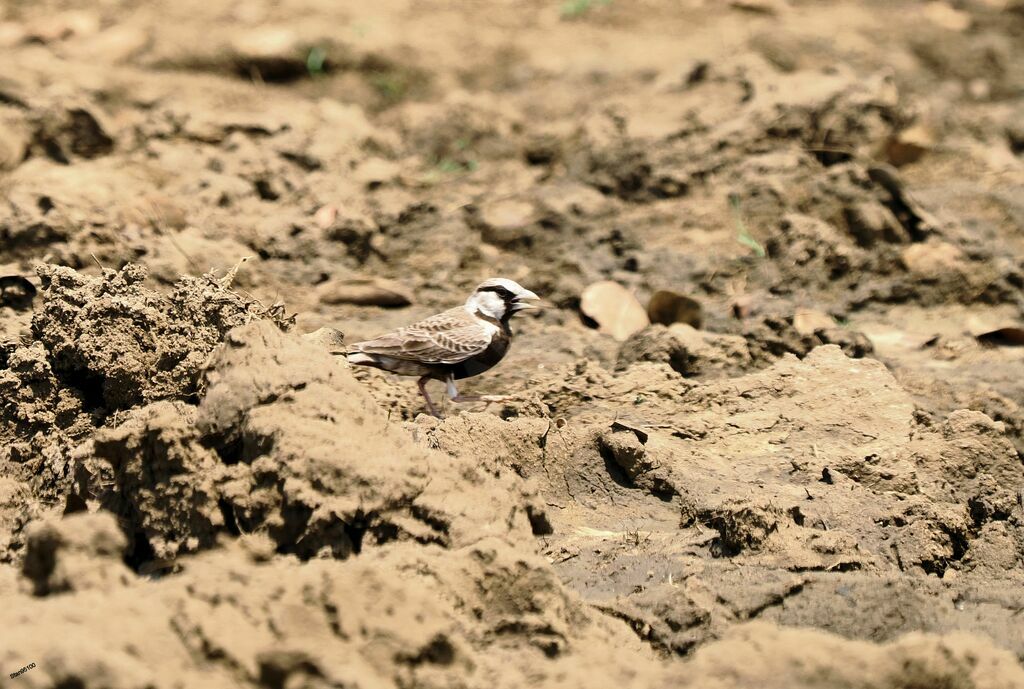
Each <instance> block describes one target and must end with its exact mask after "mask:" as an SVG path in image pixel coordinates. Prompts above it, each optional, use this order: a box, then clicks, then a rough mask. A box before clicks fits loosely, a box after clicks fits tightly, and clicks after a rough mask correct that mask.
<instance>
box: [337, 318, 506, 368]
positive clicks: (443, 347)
mask: <svg viewBox="0 0 1024 689" xmlns="http://www.w3.org/2000/svg"><path fill="white" fill-rule="evenodd" d="M491 336H492V333H491V332H489V331H488V329H487V328H486V327H484V326H482V325H481V323H480V322H479V321H478V320H477V319H475V318H473V316H471V315H470V314H469V313H468V312H467V311H466V310H465V309H464V308H462V307H461V306H459V307H456V308H454V309H450V310H448V311H445V312H444V313H439V314H437V315H436V316H431V317H429V318H426V319H424V320H422V321H419V322H418V323H413V324H412V325H407V326H405V327H404V328H399V329H398V330H395V331H394V332H390V333H387V334H385V335H381V336H380V337H376V338H374V339H372V340H367V341H365V342H357V343H355V344H353V345H352V349H351V350H350V351H353V352H364V353H366V354H379V355H383V356H390V357H394V358H396V359H406V360H409V361H418V362H421V363H424V364H457V363H459V362H461V361H465V360H466V359H469V358H470V357H473V356H476V355H477V354H480V353H482V352H483V351H484V350H485V349H487V346H488V345H489V344H490V343H491Z"/></svg>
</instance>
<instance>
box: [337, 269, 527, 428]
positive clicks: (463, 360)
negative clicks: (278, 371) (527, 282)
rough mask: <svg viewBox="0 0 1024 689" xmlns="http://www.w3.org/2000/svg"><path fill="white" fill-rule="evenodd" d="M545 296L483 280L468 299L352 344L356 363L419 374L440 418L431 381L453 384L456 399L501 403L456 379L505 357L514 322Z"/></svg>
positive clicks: (350, 351) (350, 352) (351, 355)
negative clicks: (471, 393)
mask: <svg viewBox="0 0 1024 689" xmlns="http://www.w3.org/2000/svg"><path fill="white" fill-rule="evenodd" d="M539 299H540V297H538V296H537V295H536V294H534V293H533V292H531V291H530V290H528V289H526V288H525V287H523V286H522V285H520V284H519V283H517V282H515V281H514V280H508V279H506V278H491V279H490V280H486V281H484V282H482V283H480V284H479V285H478V286H477V288H476V289H475V290H474V291H473V294H471V295H470V296H469V299H467V300H466V303H465V304H463V305H462V306H456V307H455V308H453V309H449V310H447V311H444V312H443V313H439V314H436V315H434V316H430V317H429V318H425V319H424V320H422V321H419V322H417V323H413V324H412V325H407V326H405V327H404V328H399V329H398V330H395V331H393V332H390V333H387V334H384V335H381V336H380V337H375V338H374V339H372V340H366V341H365V342H356V343H355V344H353V345H351V346H350V347H349V348H348V352H347V358H348V361H349V363H350V364H356V365H359V366H372V367H374V368H379V369H383V370H385V371H390V372H391V373H397V374H399V375H403V376H419V382H418V385H419V388H420V393H421V394H422V395H423V399H424V400H426V402H427V408H428V409H429V410H430V413H431V414H433V415H434V416H438V412H437V408H436V407H435V406H434V403H433V401H432V400H431V399H430V395H428V394H427V389H426V384H427V381H429V380H431V379H434V380H439V381H441V382H443V383H444V384H445V385H446V386H447V390H448V395H449V397H451V398H452V400H453V401H455V402H469V401H477V400H482V401H497V400H499V399H501V398H499V397H493V396H482V397H467V396H463V395H460V394H459V391H458V389H457V388H456V387H455V381H456V380H461V379H463V378H469V377H471V376H476V375H479V374H481V373H483V372H484V371H486V370H488V369H490V368H492V367H493V366H495V365H496V364H497V363H498V362H499V361H501V360H502V358H504V356H505V354H506V353H507V352H508V348H509V345H510V344H511V343H512V330H511V329H510V328H509V320H511V318H512V316H514V315H515V314H517V313H519V312H520V311H525V310H527V309H532V308H537V306H538V304H537V303H536V302H537V301H538V300H539Z"/></svg>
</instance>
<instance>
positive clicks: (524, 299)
mask: <svg viewBox="0 0 1024 689" xmlns="http://www.w3.org/2000/svg"><path fill="white" fill-rule="evenodd" d="M538 301H540V297H538V296H537V295H536V294H534V293H533V292H531V291H530V290H528V289H524V290H523V291H522V292H520V293H519V294H517V295H516V303H515V304H514V308H515V310H516V311H528V310H530V309H539V308H541V305H540V304H537V303H534V302H538Z"/></svg>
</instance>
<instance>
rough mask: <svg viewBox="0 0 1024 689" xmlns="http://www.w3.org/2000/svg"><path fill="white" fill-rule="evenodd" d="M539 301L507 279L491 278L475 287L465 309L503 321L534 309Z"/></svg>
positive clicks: (528, 291)
mask: <svg viewBox="0 0 1024 689" xmlns="http://www.w3.org/2000/svg"><path fill="white" fill-rule="evenodd" d="M539 299H540V297H538V296H537V295H536V294H534V293H533V292H531V291H530V290H528V289H526V288H525V287H523V286H522V285H520V284H519V283H518V282H516V281H515V280H509V279H507V278H491V279H490V280H485V281H484V282H481V283H480V284H479V285H477V288H476V289H475V290H474V291H473V294H471V295H470V296H469V299H467V300H466V309H467V310H468V311H470V312H471V313H474V312H478V311H479V312H480V313H481V314H483V315H485V316H489V317H490V318H495V319H497V320H499V321H500V320H503V319H505V318H510V317H511V316H512V315H513V314H515V313H516V312H517V311H524V310H526V309H535V308H537V306H538V304H536V302H537V301H538V300H539Z"/></svg>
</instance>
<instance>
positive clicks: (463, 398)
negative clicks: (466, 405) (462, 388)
mask: <svg viewBox="0 0 1024 689" xmlns="http://www.w3.org/2000/svg"><path fill="white" fill-rule="evenodd" d="M510 399H512V397H510V396H508V395H456V396H455V397H452V402H487V403H488V404H490V403H491V402H507V401H509V400H510Z"/></svg>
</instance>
